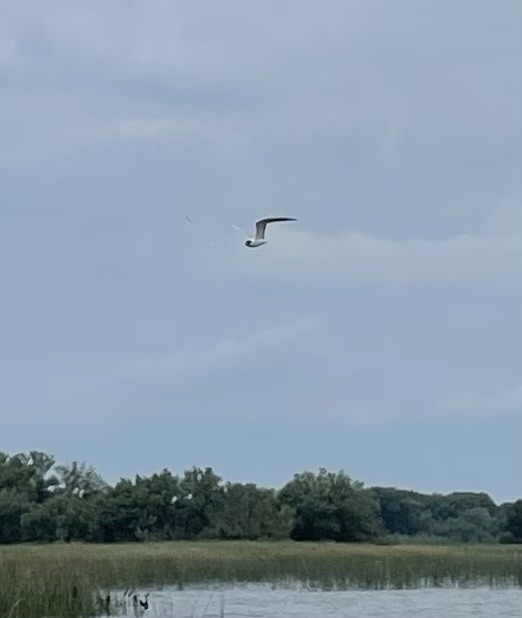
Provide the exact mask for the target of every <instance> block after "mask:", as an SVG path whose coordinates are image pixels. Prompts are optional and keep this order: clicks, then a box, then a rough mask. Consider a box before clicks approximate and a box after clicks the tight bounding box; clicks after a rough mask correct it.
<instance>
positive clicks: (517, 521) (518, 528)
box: [506, 500, 522, 543]
mask: <svg viewBox="0 0 522 618" xmlns="http://www.w3.org/2000/svg"><path fill="white" fill-rule="evenodd" d="M506 529H507V531H508V532H509V533H510V534H511V535H512V537H513V541H514V542H515V543H522V500H517V501H516V502H514V503H513V504H512V505H511V508H510V510H509V514H508V516H507V523H506Z"/></svg>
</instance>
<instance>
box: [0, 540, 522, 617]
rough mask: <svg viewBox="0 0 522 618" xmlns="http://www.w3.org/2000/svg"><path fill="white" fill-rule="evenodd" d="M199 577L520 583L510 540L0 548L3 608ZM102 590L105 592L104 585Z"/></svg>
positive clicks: (374, 584)
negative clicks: (505, 542)
mask: <svg viewBox="0 0 522 618" xmlns="http://www.w3.org/2000/svg"><path fill="white" fill-rule="evenodd" d="M191 582H201V583H225V582H229V583H235V582H276V583H280V584H288V585H290V584H292V583H293V584H296V583H298V582H300V583H303V584H305V585H308V586H312V587H319V588H322V589H331V588H341V589H343V588H349V587H358V588H370V589H382V588H390V587H391V588H413V587H418V586H440V585H461V586H465V585H475V584H486V585H492V586H495V585H499V586H502V585H515V586H522V549H521V548H519V547H517V546H509V545H495V546H494V545H489V546H488V545H481V546H476V545H470V544H468V545H456V546H440V545H439V546H414V545H397V546H377V545H369V544H360V543H358V544H354V543H351V544H346V543H312V542H310V543H296V542H292V541H280V542H268V541H265V542H262V541H255V542H250V541H199V542H187V541H178V542H163V543H146V544H137V543H132V544H131V543H127V544H112V545H109V544H102V545H99V544H83V543H70V544H67V543H58V544H51V545H49V544H47V545H39V546H35V545H29V544H24V545H15V546H4V547H3V548H0V615H1V616H11V618H18V617H19V616H20V617H21V616H53V615H54V616H67V615H71V616H81V615H89V614H91V615H92V614H94V613H96V612H98V613H99V612H101V610H102V607H101V605H100V604H99V603H97V602H96V599H97V596H100V597H101V598H105V595H106V593H107V591H111V595H112V598H113V599H116V598H117V594H116V593H115V591H116V590H120V591H122V590H124V589H126V588H127V589H128V588H131V587H132V588H137V589H138V590H141V591H143V590H147V589H149V590H150V589H152V588H155V587H160V586H163V585H168V584H170V585H177V586H183V585H185V584H189V583H191ZM102 591H103V592H102Z"/></svg>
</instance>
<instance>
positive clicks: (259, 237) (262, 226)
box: [245, 217, 297, 249]
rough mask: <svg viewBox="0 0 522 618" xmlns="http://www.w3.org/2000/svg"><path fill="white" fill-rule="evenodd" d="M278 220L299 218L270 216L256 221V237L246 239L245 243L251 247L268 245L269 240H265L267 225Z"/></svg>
mask: <svg viewBox="0 0 522 618" xmlns="http://www.w3.org/2000/svg"><path fill="white" fill-rule="evenodd" d="M277 221H297V219H292V218H291V217H268V218H266V219H259V221H256V233H255V235H254V238H249V239H248V240H247V241H245V245H246V246H247V247H250V248H251V249H254V248H255V247H261V245H266V243H267V242H268V240H265V230H266V226H267V225H268V224H269V223H275V222H277Z"/></svg>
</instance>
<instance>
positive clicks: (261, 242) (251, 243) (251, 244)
mask: <svg viewBox="0 0 522 618" xmlns="http://www.w3.org/2000/svg"><path fill="white" fill-rule="evenodd" d="M267 242H268V240H252V239H248V240H247V241H246V242H245V245H246V246H247V247H250V248H252V249H254V248H255V247H260V246H261V245H266V243H267Z"/></svg>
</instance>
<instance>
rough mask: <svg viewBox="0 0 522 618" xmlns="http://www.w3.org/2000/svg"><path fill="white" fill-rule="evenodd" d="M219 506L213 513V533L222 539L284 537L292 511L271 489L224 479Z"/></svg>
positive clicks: (290, 522) (290, 521) (287, 530)
mask: <svg viewBox="0 0 522 618" xmlns="http://www.w3.org/2000/svg"><path fill="white" fill-rule="evenodd" d="M223 493H224V502H223V509H222V511H221V512H220V513H219V515H218V516H217V522H216V524H215V527H216V536H218V537H219V538H222V539H250V540H255V539H262V538H275V539H282V538H288V537H289V535H290V531H291V529H292V527H293V525H294V515H293V511H292V509H291V508H290V507H288V506H287V505H282V504H281V503H280V502H279V500H278V499H277V495H276V492H275V491H274V490H273V489H262V488H259V487H257V486H256V485H255V484H254V483H247V484H245V485H243V484H242V483H227V484H226V485H225V487H224V489H223Z"/></svg>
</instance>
